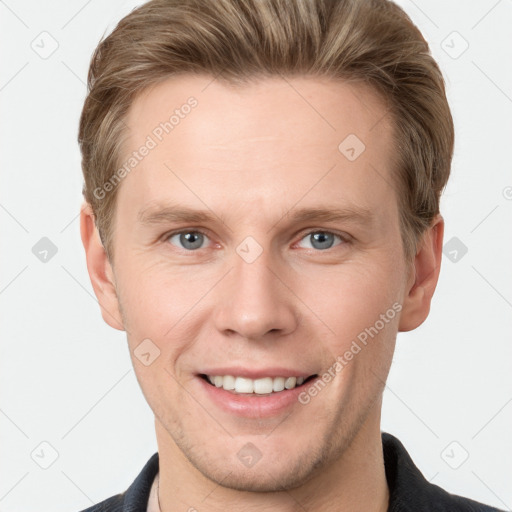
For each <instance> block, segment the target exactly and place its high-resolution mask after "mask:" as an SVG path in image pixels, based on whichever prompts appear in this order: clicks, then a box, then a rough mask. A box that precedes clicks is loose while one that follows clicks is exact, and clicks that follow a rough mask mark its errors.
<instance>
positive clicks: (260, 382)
mask: <svg viewBox="0 0 512 512" xmlns="http://www.w3.org/2000/svg"><path fill="white" fill-rule="evenodd" d="M273 386H274V381H273V380H272V379H271V378H270V377H265V378H263V379H256V380H255V381H254V392H255V393H258V395H264V394H266V393H272V389H273Z"/></svg>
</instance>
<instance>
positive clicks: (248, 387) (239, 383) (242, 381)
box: [221, 377, 254, 393]
mask: <svg viewBox="0 0 512 512" xmlns="http://www.w3.org/2000/svg"><path fill="white" fill-rule="evenodd" d="M221 379H222V377H221ZM235 391H236V392H237V393H252V392H253V391H254V381H253V380H252V379H246V378H245V377H237V378H236V379H235Z"/></svg>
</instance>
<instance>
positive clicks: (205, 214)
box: [137, 205, 375, 227]
mask: <svg viewBox="0 0 512 512" xmlns="http://www.w3.org/2000/svg"><path fill="white" fill-rule="evenodd" d="M137 218H138V221H139V222H140V223H141V224H143V225H146V226H151V225H159V224H166V223H172V222H190V223H201V222H204V223H213V222H215V221H218V220H220V221H221V222H222V223H224V220H223V219H222V217H220V216H218V215H216V214H215V213H214V212H213V211H212V210H196V209H193V208H188V207H185V206H180V205H170V206H161V207H159V206H154V205H153V206H149V207H147V208H144V209H142V210H140V211H139V213H138V215H137ZM285 218H286V219H287V220H288V221H291V222H296V223H301V222H302V223H303V222H340V221H343V222H352V223H355V224H360V225H361V226H368V227H369V226H371V225H372V224H373V222H374V221H375V214H374V213H373V212H372V211H371V210H369V209H368V208H365V207H361V206H356V205H351V206H350V207H346V208H339V207H333V208H328V207H313V208H311V207H310V208H300V209H292V210H290V211H289V212H287V213H286V214H284V215H283V216H282V217H281V219H279V220H278V221H277V222H276V223H275V224H274V226H275V225H277V224H279V222H281V221H282V220H283V219H285ZM274 226H273V227H274Z"/></svg>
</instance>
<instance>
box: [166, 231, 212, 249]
mask: <svg viewBox="0 0 512 512" xmlns="http://www.w3.org/2000/svg"><path fill="white" fill-rule="evenodd" d="M176 237H178V240H179V243H180V244H181V248H183V249H187V250H189V251H193V250H195V249H200V248H201V246H202V244H203V242H204V239H205V235H203V234H202V233H200V232H199V231H183V232H181V233H176V234H174V235H171V236H170V237H169V238H168V240H169V241H170V242H171V243H173V242H172V239H173V238H176ZM173 245H176V244H175V243H173Z"/></svg>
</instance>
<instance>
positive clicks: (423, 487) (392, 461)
mask: <svg viewBox="0 0 512 512" xmlns="http://www.w3.org/2000/svg"><path fill="white" fill-rule="evenodd" d="M382 444H383V447H384V465H385V468H386V479H387V482H388V487H389V508H388V512H427V511H428V512H463V511H464V512H497V511H498V512H500V511H499V509H497V508H493V507H489V506H487V505H484V504H482V503H478V502H476V501H473V500H470V499H468V498H462V497H461V496H455V495H454V494H449V493H448V492H446V491H444V490H443V489H441V487H438V486H437V485H434V484H431V483H430V482H428V481H427V480H426V479H425V478H424V477H423V475H422V474H421V472H420V470H419V469H418V468H417V467H416V466H415V465H414V462H413V461H412V459H411V457H410V456H409V454H408V453H407V450H406V449H405V448H404V446H403V445H402V443H401V442H400V441H399V440H398V439H397V438H396V437H394V436H392V435H391V434H387V433H385V432H383V433H382ZM157 473H158V452H156V453H154V454H153V455H152V456H151V458H150V459H149V460H148V462H147V463H146V465H145V466H144V468H143V469H142V471H141V472H140V473H139V475H138V476H137V478H136V479H135V480H134V481H133V483H132V484H131V485H130V487H129V488H128V489H127V490H126V491H125V492H123V493H121V494H117V495H115V496H112V497H111V498H108V499H106V500H105V501H102V502H101V503H98V504H97V505H94V506H92V507H89V508H87V509H85V510H83V511H82V512H146V511H147V506H148V499H149V492H150V490H151V485H152V483H153V480H154V478H155V476H156V474H157Z"/></svg>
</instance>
